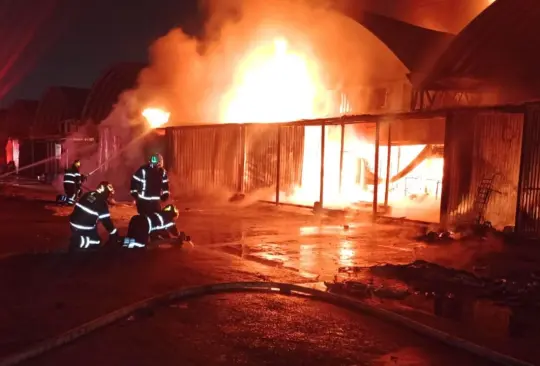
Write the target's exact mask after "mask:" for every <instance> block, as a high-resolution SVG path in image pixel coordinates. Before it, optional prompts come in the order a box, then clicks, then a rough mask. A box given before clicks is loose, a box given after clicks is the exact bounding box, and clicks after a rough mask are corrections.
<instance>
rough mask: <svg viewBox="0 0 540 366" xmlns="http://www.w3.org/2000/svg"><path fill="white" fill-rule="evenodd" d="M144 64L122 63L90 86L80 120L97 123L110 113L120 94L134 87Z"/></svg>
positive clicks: (110, 69) (107, 71)
mask: <svg viewBox="0 0 540 366" xmlns="http://www.w3.org/2000/svg"><path fill="white" fill-rule="evenodd" d="M145 66H146V65H145V64H142V63H135V62H124V63H119V64H116V65H113V66H112V67H110V68H109V69H107V70H106V71H105V72H104V73H103V74H102V75H101V77H100V78H99V79H98V80H97V81H96V82H95V83H94V85H92V88H91V89H90V94H89V95H88V98H87V100H86V103H85V105H84V108H83V111H82V116H81V119H82V120H83V121H93V122H94V123H99V122H101V121H103V120H104V119H105V118H106V117H107V116H108V115H109V113H110V112H111V111H112V108H113V106H114V105H115V104H116V102H117V101H118V97H119V96H120V94H121V93H122V92H123V91H125V90H127V89H131V88H133V87H134V86H135V84H136V82H137V77H138V76H139V73H140V72H141V70H142V69H143V68H144V67H145Z"/></svg>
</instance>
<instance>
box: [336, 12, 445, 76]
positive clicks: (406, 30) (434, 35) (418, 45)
mask: <svg viewBox="0 0 540 366" xmlns="http://www.w3.org/2000/svg"><path fill="white" fill-rule="evenodd" d="M336 10H338V11H340V12H341V13H343V14H344V15H346V16H348V17H350V18H351V19H353V20H355V21H356V22H358V23H359V24H361V25H362V26H364V27H365V28H366V29H367V30H369V31H370V32H371V33H373V34H374V35H375V36H376V37H377V38H378V39H379V40H381V42H383V43H384V44H385V45H386V46H387V47H388V48H389V49H390V50H391V51H392V52H393V53H394V54H395V55H396V57H397V58H398V59H399V60H400V61H401V62H402V63H403V64H404V65H405V67H406V68H407V69H408V70H409V71H410V72H423V71H425V70H426V69H427V68H428V67H429V66H431V65H432V63H433V62H434V61H435V60H436V59H437V57H438V56H439V55H440V54H441V53H442V52H443V51H444V50H445V49H446V47H447V46H448V45H449V44H450V43H451V41H452V40H453V39H454V36H453V35H452V34H450V33H445V32H439V31H435V30H431V29H427V28H422V27H418V26H416V25H412V24H409V23H405V22H403V21H400V20H397V19H393V18H389V17H386V16H384V15H379V14H375V13H372V12H369V11H364V10H362V9H360V8H359V7H358V6H356V4H354V3H341V4H339V5H336Z"/></svg>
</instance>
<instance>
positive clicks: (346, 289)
mask: <svg viewBox="0 0 540 366" xmlns="http://www.w3.org/2000/svg"><path fill="white" fill-rule="evenodd" d="M324 285H325V286H326V288H327V289H328V290H329V291H330V292H334V293H342V294H347V295H350V296H354V297H359V298H368V297H373V296H375V297H378V298H381V299H392V300H403V299H405V298H406V297H407V296H409V295H410V293H409V291H408V290H407V288H391V287H390V286H383V285H378V286H376V285H374V284H373V283H366V282H359V281H343V282H325V283H324Z"/></svg>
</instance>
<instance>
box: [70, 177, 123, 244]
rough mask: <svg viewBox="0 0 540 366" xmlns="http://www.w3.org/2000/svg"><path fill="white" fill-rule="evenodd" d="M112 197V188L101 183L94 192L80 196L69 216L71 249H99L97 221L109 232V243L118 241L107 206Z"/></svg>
mask: <svg viewBox="0 0 540 366" xmlns="http://www.w3.org/2000/svg"><path fill="white" fill-rule="evenodd" d="M113 195H114V188H113V186H112V184H109V183H108V182H101V183H100V184H99V185H98V187H97V189H96V190H95V191H93V192H87V193H85V194H83V195H82V196H81V199H80V200H79V202H77V203H76V204H75V208H74V209H73V212H72V213H71V215H70V216H69V223H70V225H71V234H72V236H71V242H70V248H71V249H75V248H80V249H83V250H86V249H97V248H99V246H100V243H101V239H100V237H99V234H98V231H97V223H98V221H101V223H102V225H103V226H104V227H105V229H107V231H108V232H109V241H111V242H114V241H115V240H116V241H118V236H117V229H116V228H115V227H114V224H113V222H112V221H111V215H110V213H109V204H108V201H109V199H110V198H111V197H112V196H113Z"/></svg>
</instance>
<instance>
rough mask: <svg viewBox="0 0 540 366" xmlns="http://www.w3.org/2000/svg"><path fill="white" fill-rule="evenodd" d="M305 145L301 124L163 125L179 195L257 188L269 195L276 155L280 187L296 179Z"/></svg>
mask: <svg viewBox="0 0 540 366" xmlns="http://www.w3.org/2000/svg"><path fill="white" fill-rule="evenodd" d="M278 130H279V133H278ZM278 134H279V136H278ZM278 142H279V146H280V147H279V154H278ZM303 144H304V126H278V125H221V126H220V125H213V126H202V127H196V128H194V127H185V128H182V127H178V128H171V129H168V130H167V145H168V147H167V153H166V161H167V167H168V169H169V171H170V173H171V174H174V175H175V182H176V183H175V186H176V187H173V189H174V190H175V192H177V193H179V194H184V195H197V194H201V193H207V192H210V191H214V190H227V191H229V192H236V191H244V192H247V193H252V192H255V191H260V192H261V197H260V199H263V200H273V199H275V188H276V182H277V176H278V174H277V173H278V172H277V162H278V157H279V159H280V161H281V163H280V191H282V192H287V191H290V190H292V189H293V188H294V187H296V186H297V185H298V184H300V181H301V172H302V158H303Z"/></svg>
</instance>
